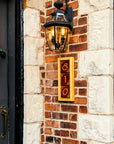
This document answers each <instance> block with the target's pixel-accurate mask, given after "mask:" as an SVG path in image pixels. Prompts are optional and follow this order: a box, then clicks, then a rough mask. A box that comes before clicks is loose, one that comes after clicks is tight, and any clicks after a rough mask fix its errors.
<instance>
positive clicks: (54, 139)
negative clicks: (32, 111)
mask: <svg viewBox="0 0 114 144" xmlns="http://www.w3.org/2000/svg"><path fill="white" fill-rule="evenodd" d="M46 141H47V142H49V143H53V142H54V143H55V144H60V143H61V138H58V137H52V136H46ZM46 144H47V143H46Z"/></svg>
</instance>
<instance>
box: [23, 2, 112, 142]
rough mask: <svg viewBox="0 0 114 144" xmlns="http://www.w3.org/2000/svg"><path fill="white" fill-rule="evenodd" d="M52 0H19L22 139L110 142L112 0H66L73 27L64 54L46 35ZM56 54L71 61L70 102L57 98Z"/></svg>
mask: <svg viewBox="0 0 114 144" xmlns="http://www.w3.org/2000/svg"><path fill="white" fill-rule="evenodd" d="M55 1H56V0H24V52H25V55H24V60H25V62H24V64H25V88H24V144H51V143H53V144H114V96H113V85H114V84H113V73H114V72H113V68H114V67H113V61H114V55H113V51H114V50H113V0H68V5H69V7H72V8H73V13H74V17H73V21H74V26H73V31H72V35H71V38H70V42H69V45H68V47H67V50H66V52H64V53H55V52H51V51H50V50H49V47H48V45H47V44H46V39H45V29H44V27H43V25H44V23H45V22H46V20H47V19H48V15H49V14H50V13H52V12H53V11H54V10H55V8H54V6H53V4H54V2H55ZM61 1H63V3H64V6H63V9H65V0H61ZM60 57H74V60H75V68H74V72H75V78H74V83H75V101H74V102H59V101H58V63H57V60H58V58H60Z"/></svg>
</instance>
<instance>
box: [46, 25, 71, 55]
mask: <svg viewBox="0 0 114 144" xmlns="http://www.w3.org/2000/svg"><path fill="white" fill-rule="evenodd" d="M70 33H71V32H70V29H69V28H68V27H63V26H52V27H48V28H46V37H47V43H48V46H49V48H50V50H51V51H55V52H62V51H63V50H65V47H66V46H67V44H68V42H69V38H70Z"/></svg>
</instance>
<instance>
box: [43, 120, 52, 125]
mask: <svg viewBox="0 0 114 144" xmlns="http://www.w3.org/2000/svg"><path fill="white" fill-rule="evenodd" d="M45 125H46V126H47V127H53V121H51V120H45Z"/></svg>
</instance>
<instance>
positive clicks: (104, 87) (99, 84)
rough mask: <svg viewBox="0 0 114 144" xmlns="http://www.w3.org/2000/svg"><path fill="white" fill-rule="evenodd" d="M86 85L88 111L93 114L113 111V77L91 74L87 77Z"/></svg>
mask: <svg viewBox="0 0 114 144" xmlns="http://www.w3.org/2000/svg"><path fill="white" fill-rule="evenodd" d="M88 85H89V97H88V104H89V108H88V112H89V113H95V114H112V113H114V111H113V78H112V77H109V76H92V77H89V78H88Z"/></svg>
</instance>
